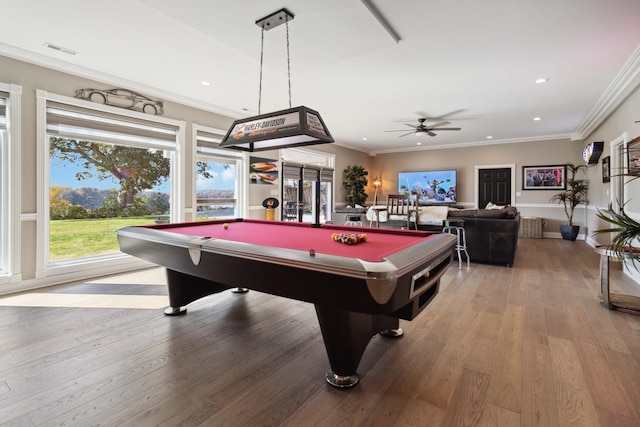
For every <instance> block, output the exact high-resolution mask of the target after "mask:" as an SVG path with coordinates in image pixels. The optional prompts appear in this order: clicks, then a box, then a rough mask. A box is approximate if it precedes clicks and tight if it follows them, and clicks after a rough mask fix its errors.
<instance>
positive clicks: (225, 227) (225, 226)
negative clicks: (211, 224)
mask: <svg viewBox="0 0 640 427" xmlns="http://www.w3.org/2000/svg"><path fill="white" fill-rule="evenodd" d="M222 227H224V229H225V230H226V229H227V228H229V224H227V223H226V222H225V223H224V224H223V225H222Z"/></svg>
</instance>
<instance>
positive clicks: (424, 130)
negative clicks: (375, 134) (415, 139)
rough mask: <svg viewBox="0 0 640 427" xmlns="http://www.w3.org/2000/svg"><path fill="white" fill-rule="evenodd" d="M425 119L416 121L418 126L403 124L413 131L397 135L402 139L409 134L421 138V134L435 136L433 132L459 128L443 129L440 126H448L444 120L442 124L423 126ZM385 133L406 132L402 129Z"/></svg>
mask: <svg viewBox="0 0 640 427" xmlns="http://www.w3.org/2000/svg"><path fill="white" fill-rule="evenodd" d="M426 120H427V119H418V122H419V124H418V125H410V124H409V123H405V125H407V126H409V127H411V128H413V130H412V131H411V132H407V133H405V134H404V135H399V137H403V136H407V135H411V134H415V135H416V136H421V135H423V134H427V135H429V136H436V133H435V132H434V131H438V132H439V131H441V130H460V128H445V127H441V126H446V125H448V124H449V122H448V121H446V120H444V121H442V122H438V123H436V124H433V125H430V126H429V125H425V124H424V122H425V121H426ZM385 132H406V129H402V130H386V131H385Z"/></svg>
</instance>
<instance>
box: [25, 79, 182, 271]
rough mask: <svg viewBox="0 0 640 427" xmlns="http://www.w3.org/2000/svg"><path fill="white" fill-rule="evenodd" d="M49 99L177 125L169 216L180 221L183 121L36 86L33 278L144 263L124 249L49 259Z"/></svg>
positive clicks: (107, 112) (95, 110) (134, 265)
mask: <svg viewBox="0 0 640 427" xmlns="http://www.w3.org/2000/svg"><path fill="white" fill-rule="evenodd" d="M48 101H53V102H57V103H60V104H66V105H68V106H72V107H80V108H83V109H86V110H91V111H92V112H95V113H96V114H98V115H100V113H104V114H105V115H116V116H121V117H125V118H126V117H130V118H133V119H139V120H144V121H147V122H156V123H158V124H161V125H170V126H174V127H176V128H177V131H176V144H175V150H174V151H172V154H171V155H172V157H173V158H172V168H171V175H170V179H171V214H170V217H171V220H172V221H183V220H184V216H185V215H184V214H185V209H184V206H185V202H184V200H185V195H184V191H183V188H184V183H183V176H184V170H185V166H186V163H185V156H184V154H183V153H184V151H185V150H184V141H185V127H186V124H185V122H184V121H181V120H174V119H169V118H165V117H158V116H152V115H149V114H144V113H139V112H137V111H130V110H126V109H123V108H118V107H113V106H109V105H101V104H96V103H92V102H90V101H85V100H80V99H77V98H71V97H68V96H64V95H59V94H55V93H50V92H47V91H45V90H41V89H37V90H36V106H37V108H36V111H37V144H38V145H37V174H38V178H37V179H38V186H37V208H36V216H37V219H36V221H37V227H36V228H37V238H36V240H37V242H36V246H37V248H36V272H35V276H36V279H41V278H46V277H51V276H55V275H61V274H64V275H67V276H69V280H73V279H74V278H75V277H85V276H86V272H87V271H91V272H92V274H91V275H92V276H97V275H101V274H109V273H113V272H118V271H124V270H127V269H133V268H141V267H144V266H148V265H149V264H148V263H145V262H143V261H141V260H138V259H137V258H134V257H132V256H130V255H127V254H124V253H114V254H109V255H100V256H93V257H87V258H79V259H78V258H75V259H72V260H65V261H56V262H50V261H49V232H50V230H49V202H50V201H49V188H50V180H49V177H50V170H49V163H50V161H49V138H48V136H47V135H48V133H47V102H48Z"/></svg>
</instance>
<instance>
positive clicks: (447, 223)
mask: <svg viewBox="0 0 640 427" xmlns="http://www.w3.org/2000/svg"><path fill="white" fill-rule="evenodd" d="M442 232H443V233H449V234H455V236H456V238H457V242H456V252H457V253H458V269H459V270H460V269H462V252H464V253H465V255H466V256H467V267H469V252H467V235H466V234H465V231H464V219H445V220H444V227H443V228H442Z"/></svg>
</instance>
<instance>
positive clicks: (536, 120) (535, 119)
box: [533, 117, 542, 122]
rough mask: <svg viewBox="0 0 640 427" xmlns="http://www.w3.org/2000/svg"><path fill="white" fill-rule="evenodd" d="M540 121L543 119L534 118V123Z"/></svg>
mask: <svg viewBox="0 0 640 427" xmlns="http://www.w3.org/2000/svg"><path fill="white" fill-rule="evenodd" d="M540 120H542V117H534V118H533V121H534V122H539V121H540Z"/></svg>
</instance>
